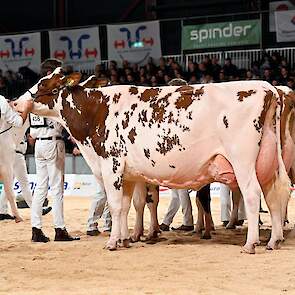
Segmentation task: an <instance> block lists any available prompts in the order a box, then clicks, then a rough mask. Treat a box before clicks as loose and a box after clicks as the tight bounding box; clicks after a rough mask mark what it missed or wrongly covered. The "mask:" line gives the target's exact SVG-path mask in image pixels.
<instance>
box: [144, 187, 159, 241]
mask: <svg viewBox="0 0 295 295" xmlns="http://www.w3.org/2000/svg"><path fill="white" fill-rule="evenodd" d="M146 203H147V206H148V208H149V210H150V214H151V223H150V228H149V233H148V235H147V237H146V240H151V239H155V238H157V237H158V234H159V233H160V226H159V221H158V204H159V187H158V186H154V185H147V196H146Z"/></svg>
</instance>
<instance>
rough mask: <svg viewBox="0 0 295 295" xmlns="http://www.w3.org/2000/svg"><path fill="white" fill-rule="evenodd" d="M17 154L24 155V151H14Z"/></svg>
mask: <svg viewBox="0 0 295 295" xmlns="http://www.w3.org/2000/svg"><path fill="white" fill-rule="evenodd" d="M15 152H16V153H17V154H21V155H23V156H24V155H25V154H24V153H22V152H20V151H15Z"/></svg>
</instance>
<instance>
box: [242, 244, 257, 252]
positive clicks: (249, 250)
mask: <svg viewBox="0 0 295 295" xmlns="http://www.w3.org/2000/svg"><path fill="white" fill-rule="evenodd" d="M241 253H246V254H255V247H254V245H253V246H251V247H249V246H246V245H245V246H243V247H242V249H241Z"/></svg>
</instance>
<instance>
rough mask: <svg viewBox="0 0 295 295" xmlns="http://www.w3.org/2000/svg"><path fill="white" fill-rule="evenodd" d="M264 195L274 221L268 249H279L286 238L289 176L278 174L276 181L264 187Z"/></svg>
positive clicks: (272, 221)
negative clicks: (285, 225) (284, 176)
mask: <svg viewBox="0 0 295 295" xmlns="http://www.w3.org/2000/svg"><path fill="white" fill-rule="evenodd" d="M264 195H265V201H266V204H267V206H268V208H269V212H270V215H271V223H272V230H271V238H270V240H269V242H268V244H267V247H266V249H268V250H273V249H278V248H279V244H280V242H282V241H283V240H284V237H283V224H284V218H285V212H286V209H287V204H288V200H289V196H290V189H289V180H288V178H287V177H286V178H285V179H284V178H283V177H279V176H276V180H275V181H274V183H273V184H272V185H271V186H269V187H267V188H266V189H264Z"/></svg>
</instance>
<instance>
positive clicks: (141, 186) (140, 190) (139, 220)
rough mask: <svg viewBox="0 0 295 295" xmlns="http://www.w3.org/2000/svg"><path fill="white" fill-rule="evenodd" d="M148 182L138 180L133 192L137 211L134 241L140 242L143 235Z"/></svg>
mask: <svg viewBox="0 0 295 295" xmlns="http://www.w3.org/2000/svg"><path fill="white" fill-rule="evenodd" d="M146 193H147V192H146V184H145V183H144V182H137V183H136V184H135V187H134V192H133V205H134V208H135V211H136V219H135V226H134V230H133V233H132V235H131V241H132V242H138V241H139V240H140V237H141V236H142V235H143V229H144V228H143V214H144V206H145V202H146V198H145V196H146Z"/></svg>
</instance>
